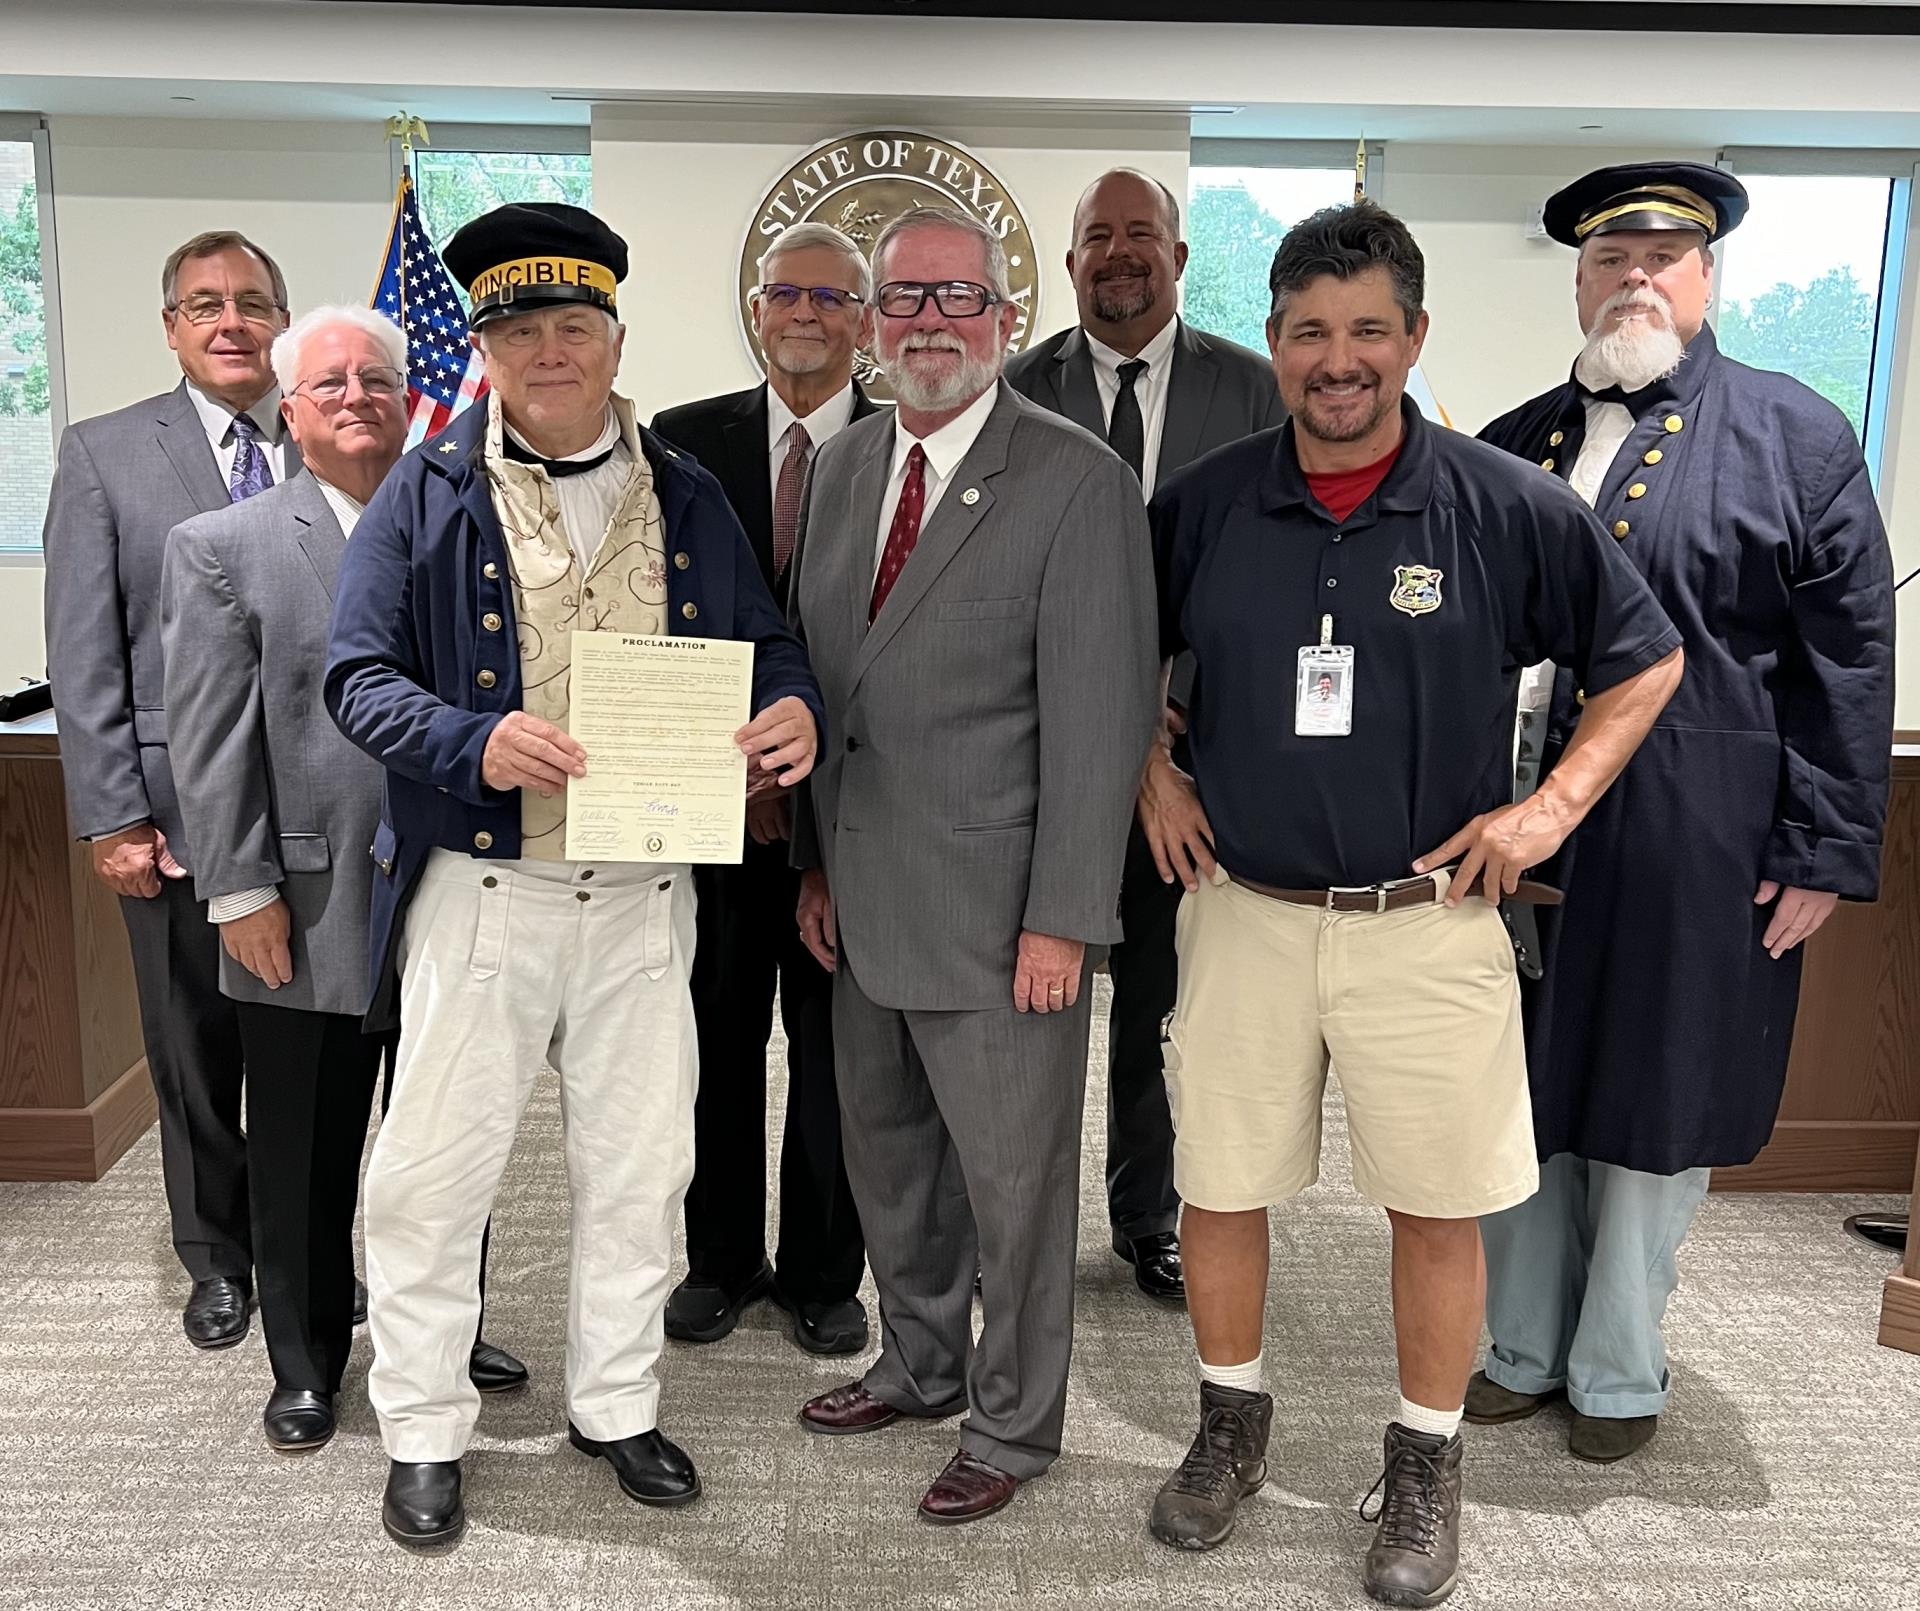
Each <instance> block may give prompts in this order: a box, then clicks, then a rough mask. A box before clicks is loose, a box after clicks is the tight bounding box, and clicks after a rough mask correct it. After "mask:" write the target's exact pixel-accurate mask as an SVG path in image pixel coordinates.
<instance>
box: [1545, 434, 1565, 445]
mask: <svg viewBox="0 0 1920 1611" xmlns="http://www.w3.org/2000/svg"><path fill="white" fill-rule="evenodd" d="M1566 439H1567V433H1566V432H1565V431H1555V432H1554V433H1553V435H1552V436H1550V437H1548V438H1547V446H1548V447H1558V446H1559V445H1560V444H1561V443H1562V442H1564V441H1566Z"/></svg>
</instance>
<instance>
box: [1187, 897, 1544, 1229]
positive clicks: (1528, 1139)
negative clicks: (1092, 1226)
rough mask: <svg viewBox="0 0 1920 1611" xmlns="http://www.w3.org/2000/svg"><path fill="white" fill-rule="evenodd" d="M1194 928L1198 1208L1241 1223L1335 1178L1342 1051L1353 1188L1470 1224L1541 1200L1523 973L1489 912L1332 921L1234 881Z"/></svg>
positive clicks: (1193, 1143)
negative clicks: (1331, 1077) (1336, 1088)
mask: <svg viewBox="0 0 1920 1611" xmlns="http://www.w3.org/2000/svg"><path fill="white" fill-rule="evenodd" d="M1175 934H1176V937H1177V942H1176V943H1177V945H1178V948H1179V954H1180V996H1179V1004H1178V1006H1177V1007H1176V1008H1175V1009H1174V1014H1173V1019H1172V1022H1171V1024H1170V1025H1169V1027H1168V1039H1167V1044H1166V1047H1165V1053H1166V1073H1167V1099H1168V1101H1169V1103H1170V1104H1171V1106H1172V1109H1173V1125H1174V1152H1173V1179H1174V1185H1175V1186H1176V1187H1177V1188H1178V1190H1179V1193H1180V1198H1181V1201H1183V1202H1187V1203H1191V1204H1193V1205H1194V1206H1195V1207H1196V1208H1207V1209H1212V1210H1214V1211H1216V1212H1218V1213H1238V1212H1242V1211H1244V1210H1247V1209H1252V1208H1264V1207H1266V1206H1268V1205H1269V1204H1271V1203H1277V1202H1281V1201H1284V1200H1285V1199H1286V1198H1289V1197H1292V1196H1294V1195H1295V1194H1296V1193H1298V1192H1301V1191H1304V1190H1306V1188H1307V1187H1309V1186H1311V1185H1312V1184H1313V1183H1314V1182H1315V1181H1316V1180H1317V1179H1319V1177H1320V1105H1321V1099H1322V1096H1323V1094H1324V1092H1325V1089H1326V1082H1327V1068H1328V1064H1329V1060H1331V1062H1332V1065H1333V1066H1334V1068H1335V1069H1336V1070H1337V1071H1338V1073H1339V1077H1340V1088H1341V1091H1342V1093H1343V1095H1344V1096H1345V1098H1346V1105H1347V1126H1348V1131H1349V1134H1350V1136H1351V1139H1352V1149H1353V1181H1354V1184H1355V1185H1356V1186H1357V1187H1359V1189H1360V1190H1361V1192H1362V1193H1364V1194H1365V1195H1366V1196H1367V1197H1368V1198H1370V1199H1372V1201H1374V1202H1376V1203H1378V1204H1380V1205H1381V1207H1383V1208H1391V1209H1395V1210H1397V1211H1398V1212H1401V1213H1405V1214H1414V1215H1419V1216H1422V1217H1425V1218H1430V1219H1471V1218H1477V1217H1478V1216H1479V1215H1482V1214H1491V1213H1494V1212H1495V1211H1497V1210H1499V1209H1502V1208H1511V1207H1512V1206H1513V1205H1514V1204H1515V1203H1520V1202H1524V1201H1525V1200H1526V1199H1527V1198H1529V1197H1531V1196H1532V1195H1533V1193H1534V1190H1535V1188H1536V1187H1537V1186H1538V1184H1539V1179H1540V1176H1539V1168H1538V1165H1537V1163H1536V1162H1535V1157H1534V1145H1533V1108H1532V1103H1531V1101H1530V1100H1529V1098H1528V1095H1527V1067H1526V1055H1525V1048H1524V1043H1523V1040H1522V1035H1521V1029H1520V988H1519V980H1518V978H1517V977H1516V975H1515V972H1514V961H1513V949H1512V946H1511V945H1510V944H1509V942H1508V939H1507V931H1506V925H1505V924H1503V923H1502V922H1501V921H1500V916H1499V914H1498V913H1497V912H1496V911H1494V909H1493V908H1492V907H1490V906H1488V905H1487V904H1486V903H1485V902H1484V901H1482V900H1480V899H1479V898H1478V897H1477V896H1476V897H1474V898H1472V899H1469V900H1466V901H1463V902H1461V904H1460V905H1459V906H1458V907H1448V906H1445V905H1443V904H1440V903H1435V904H1434V905H1432V906H1417V907H1412V908H1409V909H1407V910H1404V911H1399V912H1380V913H1375V912H1328V911H1325V910H1322V909H1321V908H1318V907H1312V906H1292V905H1289V904H1287V903H1286V902H1284V901H1276V900H1274V899H1272V898H1271V897H1269V896H1266V895H1258V894H1255V893H1254V892H1253V891H1252V890H1249V889H1243V888H1241V887H1240V886H1239V885H1237V884H1232V883H1229V882H1227V880H1226V874H1225V873H1224V872H1222V873H1221V874H1220V875H1219V876H1218V877H1217V878H1216V880H1215V881H1214V882H1213V883H1212V884H1204V883H1203V884H1202V885H1201V886H1200V888H1199V890H1198V891H1196V892H1195V893H1193V894H1191V895H1188V896H1187V897H1186V898H1185V899H1184V900H1183V901H1181V903H1180V916H1179V919H1178V924H1177V927H1176V929H1175Z"/></svg>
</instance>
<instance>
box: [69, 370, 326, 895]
mask: <svg viewBox="0 0 1920 1611" xmlns="http://www.w3.org/2000/svg"><path fill="white" fill-rule="evenodd" d="M286 455H287V473H288V475H289V477H291V475H292V473H293V468H294V465H295V464H297V463H298V454H297V451H296V450H295V448H294V446H293V442H292V439H291V438H289V439H288V440H287V443H286ZM228 502H229V499H228V493H227V488H226V484H225V483H224V482H223V481H222V480H221V479H220V465H219V461H218V460H217V459H215V458H214V456H213V449H212V448H211V447H209V446H208V445H207V437H206V432H205V431H204V430H203V429H202V428H201V425H200V416H199V415H198V414H196V413H195V412H194V408H193V401H192V399H191V398H189V397H188V396H187V388H186V384H185V382H182V383H181V384H180V385H179V386H176V387H175V388H174V389H173V390H172V391H170V392H164V393H162V394H161V395H160V396H158V397H149V398H147V399H146V400H145V401H143V402H139V403H134V404H132V405H130V406H129V407H127V408H123V409H120V410H118V411H117V412H115V413H112V414H102V415H100V416H98V417H97V418H95V419H90V420H82V421H80V422H79V423H78V424H77V425H70V426H68V427H67V430H66V432H65V434H64V435H62V437H61V438H60V459H59V463H58V465H57V467H56V468H55V470H54V476H53V490H52V492H51V494H50V495H49V497H48V500H47V524H46V535H45V538H44V539H43V541H44V543H45V547H46V558H47V583H46V587H47V593H46V619H47V664H48V667H49V669H50V671H51V674H52V678H53V706H54V710H55V712H56V713H57V715H58V717H59V722H60V759H61V762H62V765H63V767H64V769H65V772H66V780H67V813H68V817H69V820H70V821H71V823H72V826H73V832H74V833H75V835H76V836H78V837H79V838H82V839H95V838H98V837H99V836H100V835H102V834H107V833H113V832H115V831H117V830H118V829H121V828H126V827H130V826H132V825H133V824H134V823H136V822H148V821H151V822H153V823H154V824H155V825H156V826H158V827H159V829H160V831H161V832H162V833H164V834H165V835H166V836H167V841H168V845H169V848H170V849H171V850H172V851H173V854H174V855H175V856H176V857H177V858H178V859H179V860H180V862H181V863H182V864H183V865H184V866H187V867H191V866H192V865H193V861H192V853H191V849H190V847H189V845H188V843H187V840H186V837H185V835H184V834H183V833H182V831H181V823H180V810H179V806H178V804H177V802H176V801H175V798H174V789H173V774H172V772H171V770H170V768H169V766H168V763H167V712H166V696H165V693H164V692H163V690H162V682H163V680H164V675H165V673H164V671H163V668H162V656H161V647H160V565H161V561H162V559H163V558H164V557H165V555H166V549H167V533H168V532H170V531H172V530H173V528H174V527H175V526H177V525H178V524H179V523H180V522H181V521H183V520H186V519H187V518H188V517H190V516H192V515H196V514H199V513H200V512H201V511H202V510H207V509H221V508H224V507H226V505H227V503H228Z"/></svg>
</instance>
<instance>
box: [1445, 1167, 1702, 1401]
mask: <svg viewBox="0 0 1920 1611" xmlns="http://www.w3.org/2000/svg"><path fill="white" fill-rule="evenodd" d="M1711 1173H1712V1171H1711V1170H1707V1169H1686V1170H1682V1171H1681V1172H1680V1173H1679V1174H1677V1175H1649V1174H1643V1173H1642V1172H1641V1171H1639V1170H1637V1169H1622V1168H1621V1167H1619V1165H1617V1164H1606V1163H1590V1162H1589V1161H1588V1160H1587V1159H1585V1158H1576V1157H1574V1156H1573V1154H1572V1153H1567V1152H1563V1153H1560V1154H1558V1155H1557V1156H1555V1157H1553V1158H1550V1159H1548V1160H1547V1162H1545V1163H1543V1164H1542V1165H1541V1166H1540V1190H1539V1192H1538V1193H1537V1194H1536V1195H1534V1196H1533V1197H1530V1198H1528V1199H1527V1201H1526V1202H1524V1203H1521V1204H1520V1205H1519V1206H1518V1207H1517V1208H1509V1209H1506V1210H1504V1211H1503V1212H1501V1213H1498V1214H1490V1215H1488V1216H1487V1217H1486V1218H1485V1219H1483V1220H1481V1221H1480V1239H1481V1241H1482V1242H1483V1243H1484V1244H1485V1246H1486V1250H1487V1331H1488V1333H1489V1334H1490V1335H1491V1337H1492V1346H1491V1347H1490V1348H1489V1349H1488V1350H1487V1363H1486V1371H1487V1376H1488V1379H1489V1380H1491V1381H1494V1382H1497V1383H1498V1384H1499V1385H1500V1386H1502V1387H1504V1388H1507V1389H1509V1390H1510V1391H1512V1392H1515V1393H1547V1392H1551V1391H1553V1390H1554V1389H1555V1388H1558V1387H1565V1388H1566V1390H1567V1401H1568V1402H1569V1403H1570V1404H1572V1405H1573V1407H1574V1408H1575V1409H1576V1410H1578V1411H1579V1412H1580V1413H1581V1414H1582V1415H1591V1416H1595V1417H1597V1418H1599V1419H1602V1420H1619V1419H1625V1418H1627V1417H1630V1416H1638V1415H1658V1414H1660V1412H1661V1411H1662V1410H1664V1409H1665V1408H1666V1404H1667V1386H1668V1381H1667V1349H1666V1344H1665V1342H1664V1341H1663V1340H1662V1339H1661V1336H1660V1322H1661V1318H1662V1317H1663V1316H1664V1315H1665V1314H1666V1311H1667V1299H1668V1298H1670V1297H1671V1296H1672V1295H1673V1290H1674V1288H1675V1287H1677V1286H1678V1285H1679V1284H1680V1271H1679V1267H1678V1266H1677V1265H1676V1264H1675V1262H1674V1256H1675V1254H1676V1253H1677V1252H1678V1251H1679V1248H1680V1243H1681V1241H1682V1239H1683V1238H1684V1237H1685V1236H1686V1234H1687V1229H1688V1227H1689V1226H1691V1225H1692V1224H1693V1216H1694V1214H1695V1213H1696V1212H1697V1211H1698V1209H1699V1207H1700V1200H1701V1199H1702V1198H1703V1197H1705V1196H1706V1192H1707V1178H1708V1176H1709V1175H1710V1174H1711Z"/></svg>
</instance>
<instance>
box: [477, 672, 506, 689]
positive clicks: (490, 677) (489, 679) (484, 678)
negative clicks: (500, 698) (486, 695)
mask: <svg viewBox="0 0 1920 1611" xmlns="http://www.w3.org/2000/svg"><path fill="white" fill-rule="evenodd" d="M473 680H474V681H475V682H477V683H479V685H480V686H481V687H482V688H491V687H492V686H493V685H494V684H495V683H496V682H498V681H499V680H500V679H499V678H497V677H496V676H494V674H493V673H492V672H491V671H483V672H481V673H480V674H479V676H477V677H475V678H474V679H473Z"/></svg>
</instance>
